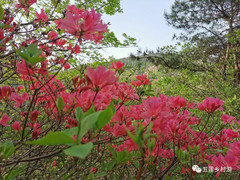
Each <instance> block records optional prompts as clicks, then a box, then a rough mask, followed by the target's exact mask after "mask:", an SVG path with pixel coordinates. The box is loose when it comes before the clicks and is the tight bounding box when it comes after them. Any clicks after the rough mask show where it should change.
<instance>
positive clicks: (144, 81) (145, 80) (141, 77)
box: [136, 74, 151, 85]
mask: <svg viewBox="0 0 240 180" xmlns="http://www.w3.org/2000/svg"><path fill="white" fill-rule="evenodd" d="M136 78H137V79H138V80H139V81H141V83H142V85H146V84H151V83H150V81H149V79H148V78H147V76H146V75H145V74H142V75H137V76H136Z"/></svg>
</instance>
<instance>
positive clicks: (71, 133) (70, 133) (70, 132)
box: [63, 127, 78, 137]
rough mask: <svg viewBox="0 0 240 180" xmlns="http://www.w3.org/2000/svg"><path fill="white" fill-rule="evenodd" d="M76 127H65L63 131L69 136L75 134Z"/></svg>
mask: <svg viewBox="0 0 240 180" xmlns="http://www.w3.org/2000/svg"><path fill="white" fill-rule="evenodd" d="M77 131H78V127H74V128H70V129H65V130H64V131H63V132H64V133H65V134H67V135H68V136H70V137H73V135H75V134H77Z"/></svg>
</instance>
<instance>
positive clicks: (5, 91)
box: [0, 86, 12, 100]
mask: <svg viewBox="0 0 240 180" xmlns="http://www.w3.org/2000/svg"><path fill="white" fill-rule="evenodd" d="M11 93H12V89H11V87H10V86H3V87H2V88H1V87H0V100H1V99H2V98H5V97H9V96H10V95H11Z"/></svg>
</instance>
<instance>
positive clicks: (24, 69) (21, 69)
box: [16, 59, 33, 76]
mask: <svg viewBox="0 0 240 180" xmlns="http://www.w3.org/2000/svg"><path fill="white" fill-rule="evenodd" d="M16 66H17V72H18V73H19V74H22V75H28V76H29V75H31V74H33V71H32V70H31V69H30V68H29V66H28V65H27V63H26V61H25V60H24V59H23V60H22V63H21V64H20V63H19V62H18V61H17V65H16Z"/></svg>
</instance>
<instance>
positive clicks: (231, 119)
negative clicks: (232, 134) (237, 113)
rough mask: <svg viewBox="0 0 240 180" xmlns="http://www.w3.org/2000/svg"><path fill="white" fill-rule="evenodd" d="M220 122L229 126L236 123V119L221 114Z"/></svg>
mask: <svg viewBox="0 0 240 180" xmlns="http://www.w3.org/2000/svg"><path fill="white" fill-rule="evenodd" d="M222 121H223V124H227V123H229V124H231V123H232V122H233V121H236V118H235V117H233V116H229V115H227V114H223V115H222Z"/></svg>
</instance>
